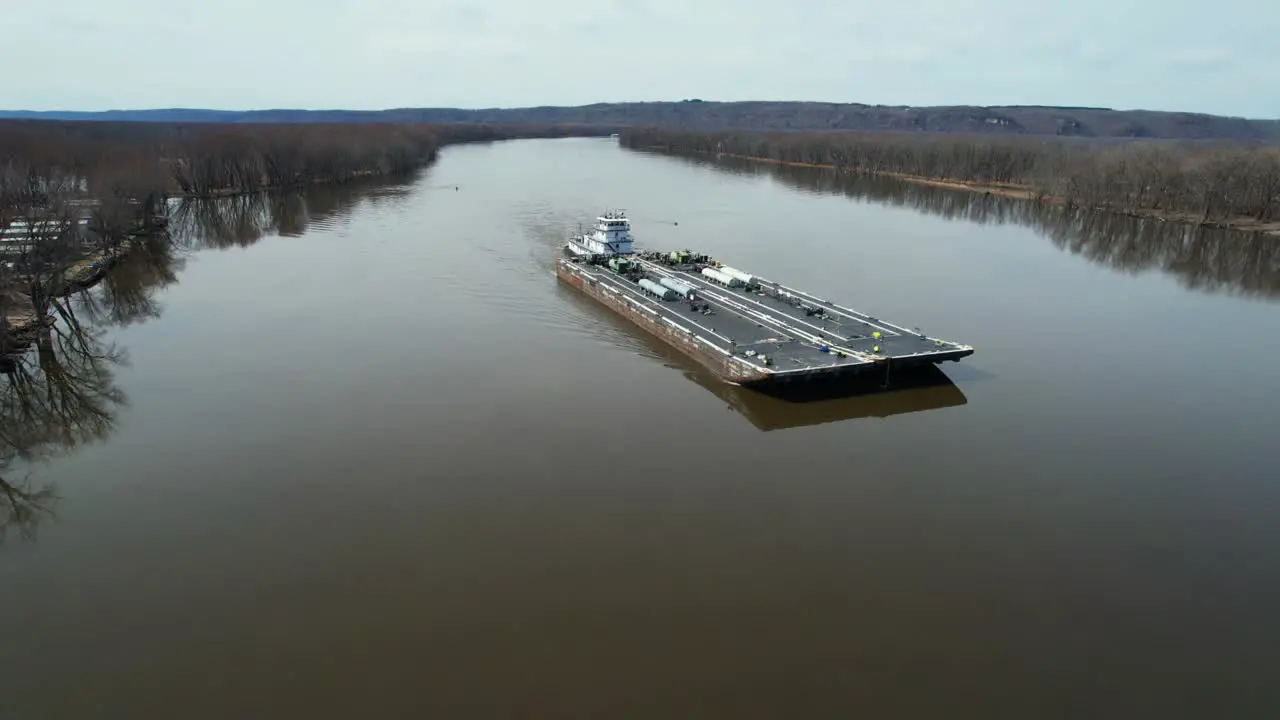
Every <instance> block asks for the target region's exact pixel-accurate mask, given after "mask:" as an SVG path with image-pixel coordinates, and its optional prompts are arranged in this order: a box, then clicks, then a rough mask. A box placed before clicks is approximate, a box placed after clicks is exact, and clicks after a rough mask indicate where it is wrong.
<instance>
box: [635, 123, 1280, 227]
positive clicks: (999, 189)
mask: <svg viewBox="0 0 1280 720" xmlns="http://www.w3.org/2000/svg"><path fill="white" fill-rule="evenodd" d="M647 147H648V148H649V149H652V150H661V151H663V152H669V153H673V154H676V155H692V156H694V157H699V156H702V157H729V158H735V159H739V160H748V161H751V162H759V163H768V164H773V165H787V166H790V167H807V168H816V169H819V170H831V171H834V172H837V173H847V174H863V175H871V176H877V177H886V178H893V179H894V180H901V181H902V182H909V183H915V184H917V185H927V186H929V187H936V188H943V189H947V190H963V191H966V192H972V193H981V194H984V195H997V196H1000V197H1006V198H1011V199H1014V200H1026V201H1028V202H1036V203H1046V204H1052V205H1065V203H1064V202H1063V200H1062V198H1060V197H1056V196H1053V195H1041V194H1040V193H1038V192H1036V191H1035V190H1034V189H1032V188H1031V187H1030V186H1027V185H1013V184H1000V183H980V182H972V181H968V180H952V179H940V178H928V177H923V176H920V175H909V174H907V173H896V172H889V171H874V170H873V171H860V170H857V169H854V168H842V167H839V166H837V165H830V164H825V163H805V162H796V161H793V160H776V159H774V158H766V157H758V156H754V155H739V154H736V153H725V152H694V153H685V152H680V151H673V150H670V149H668V148H665V147H662V146H661V145H650V146H647ZM1090 209H1092V210H1096V211H1099V212H1109V213H1114V214H1117V215H1128V216H1130V217H1136V218H1147V219H1151V220H1158V221H1160V222H1177V223H1183V224H1185V225H1189V226H1196V227H1206V228H1213V229H1216V230H1234V231H1236V232H1250V233H1259V234H1262V235H1268V236H1272V237H1280V222H1260V221H1258V220H1254V219H1252V218H1236V219H1233V220H1226V221H1223V220H1200V219H1199V218H1197V217H1195V216H1192V215H1188V214H1187V213H1177V212H1162V211H1159V210H1146V211H1142V210H1138V211H1134V210H1120V209H1116V208H1109V207H1106V206H1104V205H1098V206H1094V207H1092V208H1090Z"/></svg>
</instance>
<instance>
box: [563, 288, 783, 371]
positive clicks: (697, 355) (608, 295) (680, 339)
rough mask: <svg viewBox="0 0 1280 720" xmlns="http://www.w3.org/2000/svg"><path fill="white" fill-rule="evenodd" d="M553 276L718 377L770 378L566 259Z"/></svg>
mask: <svg viewBox="0 0 1280 720" xmlns="http://www.w3.org/2000/svg"><path fill="white" fill-rule="evenodd" d="M556 277H557V278H559V279H560V280H561V281H562V282H564V283H566V284H568V285H572V286H573V287H575V288H577V289H578V290H580V291H582V292H583V293H584V294H586V295H588V296H589V297H591V298H593V299H594V300H596V301H598V302H600V303H601V304H603V305H605V306H606V307H608V308H609V309H611V310H613V311H614V312H616V313H618V314H619V315H621V316H622V317H624V318H626V319H627V320H630V321H631V322H632V323H633V324H635V325H637V326H639V327H640V328H641V329H643V330H645V331H646V332H648V333H649V334H651V335H653V336H654V337H656V338H658V339H659V340H661V341H662V342H664V343H666V344H667V345H669V346H671V347H673V348H675V349H676V350H678V351H680V352H681V353H683V354H684V355H686V356H687V357H689V358H690V359H692V360H694V361H695V362H697V363H698V364H699V365H701V366H703V367H705V368H707V369H708V370H710V371H711V372H712V373H713V374H715V375H716V376H717V377H719V378H720V379H721V380H724V381H726V382H730V383H733V384H735V385H754V384H758V383H762V382H767V381H768V380H769V377H768V373H765V372H759V371H752V370H751V369H750V368H747V367H741V366H739V364H738V363H735V362H733V358H732V356H730V355H729V353H728V352H726V351H723V350H720V349H719V348H716V347H715V346H714V345H713V344H712V343H710V342H709V341H706V340H700V339H699V338H698V337H697V336H696V335H693V334H691V333H690V332H689V331H687V330H685V329H683V328H680V327H679V326H677V325H675V324H674V323H672V322H670V321H669V320H666V319H665V318H663V317H662V316H661V315H660V314H658V313H656V312H653V311H652V310H647V309H645V308H644V305H642V304H640V303H638V302H637V301H635V300H633V299H632V298H630V297H628V296H626V295H623V294H622V293H619V292H616V291H613V290H610V289H609V288H608V286H607V285H605V284H604V283H601V282H599V281H597V280H596V279H595V278H593V277H591V276H590V274H588V273H583V272H580V271H575V269H574V266H572V265H571V264H569V263H565V262H557V263H556Z"/></svg>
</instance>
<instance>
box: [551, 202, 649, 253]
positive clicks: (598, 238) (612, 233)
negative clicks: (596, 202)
mask: <svg viewBox="0 0 1280 720" xmlns="http://www.w3.org/2000/svg"><path fill="white" fill-rule="evenodd" d="M564 246H565V249H566V250H568V251H569V252H570V253H573V254H574V255H630V254H632V253H633V252H635V250H633V249H632V247H631V221H630V220H628V219H627V214H626V213H625V212H623V211H622V210H610V211H608V212H606V213H604V214H603V215H601V216H600V217H598V218H596V224H595V227H593V228H592V229H591V232H590V233H584V234H582V235H575V236H573V237H571V238H569V241H568V242H566V243H565V245H564Z"/></svg>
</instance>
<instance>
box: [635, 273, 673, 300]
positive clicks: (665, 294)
mask: <svg viewBox="0 0 1280 720" xmlns="http://www.w3.org/2000/svg"><path fill="white" fill-rule="evenodd" d="M640 287H642V288H644V289H645V290H648V291H649V292H651V293H653V294H654V295H657V296H658V297H660V298H662V299H663V300H675V299H676V291H675V290H672V289H671V288H669V287H667V286H665V285H659V284H658V283H656V282H654V281H652V280H650V279H649V278H640Z"/></svg>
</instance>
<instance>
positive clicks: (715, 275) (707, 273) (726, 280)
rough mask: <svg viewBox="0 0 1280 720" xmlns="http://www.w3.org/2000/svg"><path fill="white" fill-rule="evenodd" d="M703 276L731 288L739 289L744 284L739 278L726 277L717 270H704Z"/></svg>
mask: <svg viewBox="0 0 1280 720" xmlns="http://www.w3.org/2000/svg"><path fill="white" fill-rule="evenodd" d="M702 275H703V276H704V277H708V278H710V279H712V280H714V281H715V282H718V283H720V284H721V285H728V286H729V287H738V286H739V285H741V284H742V280H740V279H739V278H736V277H734V276H732V275H726V274H724V273H722V272H720V271H719V270H716V269H715V268H702Z"/></svg>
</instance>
